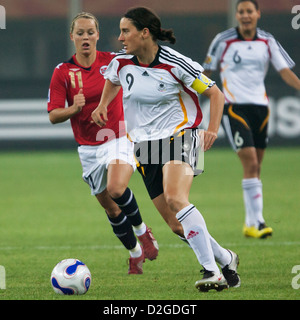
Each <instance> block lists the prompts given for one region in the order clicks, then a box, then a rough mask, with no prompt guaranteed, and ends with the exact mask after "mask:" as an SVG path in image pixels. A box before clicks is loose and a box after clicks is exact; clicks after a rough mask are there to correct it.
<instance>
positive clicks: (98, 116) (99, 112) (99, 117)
mask: <svg viewBox="0 0 300 320" xmlns="http://www.w3.org/2000/svg"><path fill="white" fill-rule="evenodd" d="M92 119H93V122H95V123H96V124H97V125H98V126H99V127H103V126H105V124H106V122H107V120H108V119H107V109H106V108H105V107H102V106H101V105H100V104H99V105H98V107H97V108H96V109H95V110H94V111H93V112H92Z"/></svg>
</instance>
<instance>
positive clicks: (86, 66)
mask: <svg viewBox="0 0 300 320" xmlns="http://www.w3.org/2000/svg"><path fill="white" fill-rule="evenodd" d="M70 37H71V40H72V41H73V42H74V45H75V49H76V53H75V54H74V55H73V56H72V58H71V59H70V60H69V61H67V62H65V63H61V64H59V65H58V66H57V67H56V68H55V70H54V73H53V76H52V79H51V83H50V89H49V101H48V112H49V119H50V121H51V122H52V123H60V122H64V121H66V120H68V119H70V121H71V125H72V129H73V133H74V137H75V140H76V141H77V143H78V144H79V147H78V153H79V157H80V161H81V164H82V169H83V179H84V181H85V182H87V183H88V184H89V186H90V188H91V193H92V195H94V196H95V197H96V198H97V200H98V201H99V203H100V204H101V205H102V207H103V208H104V209H105V212H106V214H107V216H108V219H109V222H110V224H111V226H112V228H113V231H114V233H115V235H116V236H117V237H118V238H119V239H120V241H121V242H122V243H123V245H124V246H125V248H126V249H128V250H129V252H130V258H129V270H128V273H129V274H141V273H143V269H142V265H143V262H144V261H145V258H148V259H150V260H153V259H155V258H156V256H157V254H158V247H157V243H156V240H155V239H154V237H153V235H152V232H151V230H150V229H149V228H148V227H147V226H146V225H145V224H144V222H143V220H142V217H141V215H140V211H139V208H138V205H137V203H136V200H135V197H134V195H133V193H132V191H131V190H130V189H129V188H128V187H127V186H128V182H129V179H130V177H131V175H132V173H133V171H134V169H135V167H136V165H135V160H134V157H133V145H132V143H131V142H130V141H129V140H128V139H127V137H126V132H125V128H124V125H123V127H122V123H124V115H123V106H122V95H121V93H120V94H119V95H118V96H117V97H116V98H115V99H114V100H113V101H112V103H111V104H110V106H109V114H110V121H109V122H108V123H107V125H106V127H105V128H102V129H100V128H99V127H98V126H97V125H96V124H95V123H93V121H92V118H91V112H92V111H93V110H94V109H95V107H96V106H97V104H98V101H99V99H100V97H101V94H102V89H103V86H104V83H105V79H104V78H103V74H104V71H105V69H106V68H107V65H108V64H109V62H110V61H111V59H112V58H113V57H114V55H113V54H111V53H110V52H101V51H97V50H96V44H97V41H98V39H99V23H98V20H97V19H96V18H95V16H94V15H92V14H90V13H86V12H83V13H80V14H78V15H77V16H76V17H75V18H74V19H73V21H72V24H71V30H70ZM66 100H67V102H68V105H69V106H68V107H67V108H65V101H66ZM112 198H113V200H112ZM133 230H134V232H135V234H136V235H137V237H138V238H139V240H140V242H141V244H142V246H140V244H139V242H138V241H137V239H136V237H135V235H134V232H133Z"/></svg>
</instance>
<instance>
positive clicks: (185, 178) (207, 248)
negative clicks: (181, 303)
mask: <svg viewBox="0 0 300 320" xmlns="http://www.w3.org/2000/svg"><path fill="white" fill-rule="evenodd" d="M188 171H191V172H188ZM187 173H189V174H187ZM192 181H193V171H192V169H191V167H190V166H189V164H187V163H182V164H175V163H174V161H170V162H169V163H167V164H165V165H164V167H163V186H164V196H165V199H166V203H167V204H168V206H169V207H170V210H171V211H172V212H173V214H174V215H176V218H177V219H178V221H179V222H180V223H181V224H182V227H183V230H184V236H185V238H186V239H187V241H188V242H189V244H190V246H191V248H192V249H193V251H194V253H195V254H196V257H197V259H198V261H199V263H200V264H201V265H202V266H203V268H204V270H205V271H204V276H203V279H202V280H199V281H197V282H196V287H197V288H198V289H199V290H201V291H207V290H210V289H217V290H222V289H224V288H227V281H226V279H225V278H224V276H223V275H222V273H221V272H220V270H219V268H218V266H217V264H216V261H215V258H214V253H213V249H212V246H211V242H210V235H209V233H208V230H207V227H206V224H205V221H204V218H203V216H202V215H201V213H200V212H199V211H198V210H197V208H196V207H195V206H194V205H193V204H190V203H189V200H188V198H189V191H190V187H191V185H192Z"/></svg>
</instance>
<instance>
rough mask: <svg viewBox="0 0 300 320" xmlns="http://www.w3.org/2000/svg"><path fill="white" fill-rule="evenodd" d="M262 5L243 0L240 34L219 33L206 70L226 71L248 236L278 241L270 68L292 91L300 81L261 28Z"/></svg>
mask: <svg viewBox="0 0 300 320" xmlns="http://www.w3.org/2000/svg"><path fill="white" fill-rule="evenodd" d="M260 15H261V13H260V10H259V6H258V2H257V1H256V0H251V1H250V0H239V1H238V2H237V7H236V19H237V21H238V27H237V28H231V29H229V30H226V31H224V32H221V33H219V34H218V35H217V36H216V37H215V38H214V40H213V41H212V43H211V45H210V47H209V50H208V54H207V57H206V60H205V63H204V64H203V67H204V69H205V74H206V75H208V76H210V75H211V73H212V71H215V70H217V69H218V67H219V68H220V77H221V80H222V84H223V93H224V95H225V107H224V116H223V119H222V124H223V127H224V129H225V131H226V134H227V136H228V138H229V141H230V143H231V145H232V147H233V149H234V150H235V151H236V152H237V155H238V156H239V159H240V161H241V163H242V167H243V171H244V174H243V180H242V189H243V196H244V203H245V211H246V214H245V224H244V227H243V234H244V235H245V236H247V237H253V238H266V237H268V236H271V235H272V232H273V230H272V228H271V227H267V226H266V223H265V219H264V217H263V193H262V182H261V180H260V172H261V166H262V161H263V157H264V152H265V149H266V146H267V126H268V120H269V108H268V103H269V101H268V97H267V94H266V89H265V84H264V79H265V76H266V73H267V69H268V65H269V62H271V63H272V65H273V66H274V68H275V69H276V70H277V71H278V72H279V74H280V76H281V77H282V79H283V80H284V81H285V82H286V83H287V84H288V85H290V86H291V87H293V88H295V89H297V90H300V80H299V78H298V77H297V76H296V75H295V73H294V72H293V71H291V70H290V68H292V67H293V66H294V65H295V64H294V62H293V60H292V59H291V58H290V57H289V55H288V54H287V53H286V51H285V50H284V49H283V48H282V46H281V45H280V44H279V43H278V42H277V41H276V40H275V39H274V37H273V36H272V35H271V34H270V33H268V32H265V31H263V30H261V29H259V28H257V22H258V19H259V18H260Z"/></svg>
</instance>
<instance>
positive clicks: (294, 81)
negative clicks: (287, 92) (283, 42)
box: [279, 68, 300, 91]
mask: <svg viewBox="0 0 300 320" xmlns="http://www.w3.org/2000/svg"><path fill="white" fill-rule="evenodd" d="M279 74H280V76H281V78H282V79H283V81H284V82H285V83H286V84H288V85H289V86H290V87H292V88H295V89H296V90H299V91H300V79H299V78H298V77H297V75H296V74H295V73H294V72H293V71H292V70H291V69H290V68H284V69H281V70H280V71H279Z"/></svg>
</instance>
